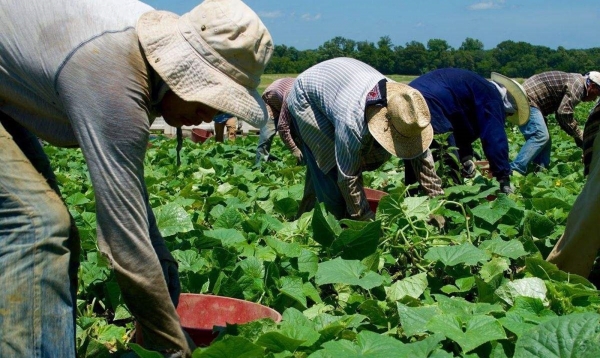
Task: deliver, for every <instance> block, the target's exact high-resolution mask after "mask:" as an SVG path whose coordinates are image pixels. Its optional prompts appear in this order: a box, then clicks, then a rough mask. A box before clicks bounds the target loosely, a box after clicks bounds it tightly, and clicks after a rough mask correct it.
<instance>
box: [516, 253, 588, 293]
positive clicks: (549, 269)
mask: <svg viewBox="0 0 600 358" xmlns="http://www.w3.org/2000/svg"><path fill="white" fill-rule="evenodd" d="M525 264H526V268H525V272H527V273H529V274H531V275H532V276H534V277H539V278H541V279H542V280H553V281H558V282H569V283H573V284H581V285H583V286H585V287H589V288H590V289H593V290H595V289H596V287H595V286H594V285H593V284H592V283H591V282H590V281H588V280H587V279H586V278H584V277H581V276H579V275H574V274H569V273H567V272H564V271H561V270H559V269H558V267H556V265H554V264H553V263H550V262H548V261H546V260H541V259H536V258H533V257H528V258H527V259H525Z"/></svg>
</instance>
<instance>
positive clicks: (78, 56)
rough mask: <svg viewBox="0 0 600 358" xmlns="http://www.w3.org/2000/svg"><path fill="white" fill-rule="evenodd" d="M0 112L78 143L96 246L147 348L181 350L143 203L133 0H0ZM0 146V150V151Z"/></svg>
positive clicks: (143, 120) (143, 133)
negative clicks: (89, 188) (90, 192)
mask: <svg viewBox="0 0 600 358" xmlns="http://www.w3.org/2000/svg"><path fill="white" fill-rule="evenodd" d="M0 9H2V10H1V11H0V24H2V25H1V27H2V31H0V111H2V112H4V113H5V114H7V115H9V116H10V117H12V118H13V119H14V120H15V121H16V122H18V123H19V124H21V125H22V126H23V127H25V128H27V129H28V130H29V131H31V132H32V133H34V134H35V135H37V136H38V137H40V138H42V139H44V140H46V141H48V142H49V143H51V144H54V145H58V146H79V147H80V148H81V150H82V152H83V154H84V156H85V158H86V162H87V165H88V168H89V172H90V176H91V181H92V184H93V186H94V190H95V195H96V214H97V222H98V230H97V233H98V245H99V247H100V249H101V250H102V251H103V252H105V253H106V254H107V255H108V256H109V258H110V260H111V262H112V264H113V267H114V269H115V272H116V274H117V278H118V281H119V283H120V284H121V290H122V292H123V296H124V298H125V300H126V302H127V304H128V306H129V308H130V309H131V311H132V312H133V313H134V315H135V316H136V319H137V320H138V322H139V323H141V324H142V325H143V327H144V339H145V341H147V342H152V341H154V343H155V344H156V346H155V347H166V348H175V349H177V348H182V347H187V344H186V341H185V338H184V336H183V332H182V330H181V328H180V326H179V320H178V317H177V314H176V312H175V308H174V307H173V305H172V304H170V298H169V293H168V290H167V286H166V285H165V282H164V278H163V273H162V269H161V266H160V263H159V257H158V256H157V254H158V255H159V256H163V257H161V258H164V257H165V256H166V257H168V256H169V255H170V254H169V253H168V251H167V250H166V248H164V243H163V247H162V250H161V249H158V250H156V251H155V250H154V249H153V247H152V243H151V242H152V241H154V242H155V244H157V246H161V245H160V243H161V242H162V238H161V237H160V234H159V233H158V230H157V229H156V227H155V222H154V220H153V215H150V214H149V210H151V209H150V208H149V206H147V200H145V195H144V193H145V190H146V189H145V183H144V168H143V160H144V155H145V150H146V145H147V140H148V136H149V129H150V124H151V121H152V120H153V118H154V115H153V114H152V112H153V108H152V104H153V103H156V101H157V100H158V98H153V96H157V94H156V93H158V91H156V90H155V89H156V88H157V87H160V85H161V83H162V82H161V81H160V79H157V78H156V75H155V74H154V72H153V71H152V69H151V67H150V66H149V65H148V63H147V62H146V60H145V57H144V54H143V52H142V49H141V47H140V45H139V43H138V37H137V33H136V31H135V25H136V22H137V19H138V18H139V17H140V15H141V14H143V13H145V12H147V11H150V10H153V9H152V8H151V7H150V6H148V5H146V4H143V3H141V2H138V1H135V0H102V1H94V0H53V1H21V0H0ZM0 150H1V148H0Z"/></svg>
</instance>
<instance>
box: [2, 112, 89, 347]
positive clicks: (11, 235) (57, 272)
mask: <svg viewBox="0 0 600 358" xmlns="http://www.w3.org/2000/svg"><path fill="white" fill-rule="evenodd" d="M0 117H2V122H0V148H1V149H0V168H2V169H1V170H0V357H75V328H74V327H75V326H74V311H75V310H74V302H75V301H74V297H73V293H74V289H75V288H76V287H72V282H73V281H75V282H76V280H72V279H73V278H74V277H73V276H75V277H76V269H77V265H76V263H77V262H78V257H76V258H75V257H72V256H75V254H74V251H75V252H77V251H76V249H75V247H78V246H79V243H78V242H77V243H75V242H74V239H71V238H70V236H71V235H70V228H71V219H70V215H69V212H68V210H67V208H66V206H65V204H64V203H63V202H62V200H61V198H60V196H59V194H58V193H57V192H56V191H55V190H54V189H53V188H52V187H51V185H53V183H52V180H51V179H52V178H53V175H51V172H50V173H48V172H46V171H47V170H49V168H50V166H49V163H48V162H47V160H48V159H47V157H46V156H45V154H44V153H43V151H42V148H41V146H40V144H39V142H38V141H37V138H35V136H33V135H31V134H30V133H29V132H27V131H25V130H24V129H23V128H20V129H19V126H18V125H17V127H16V128H17V129H19V131H18V135H19V137H18V138H17V137H15V139H14V140H13V135H14V134H15V132H14V131H11V134H13V135H11V134H9V132H8V131H7V130H8V127H7V128H6V129H5V126H4V125H3V123H4V124H5V125H7V126H8V125H12V124H14V123H12V124H11V123H8V122H6V121H5V119H6V117H5V116H3V115H2V114H0ZM7 123H8V124H7ZM21 148H23V150H21ZM77 256H78V254H77ZM73 271H74V272H73ZM70 279H71V280H70Z"/></svg>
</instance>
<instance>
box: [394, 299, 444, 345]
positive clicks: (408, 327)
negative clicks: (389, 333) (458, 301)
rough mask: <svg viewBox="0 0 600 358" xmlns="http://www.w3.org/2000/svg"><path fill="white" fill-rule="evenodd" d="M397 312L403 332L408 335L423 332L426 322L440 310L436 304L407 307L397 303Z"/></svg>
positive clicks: (439, 312)
mask: <svg viewBox="0 0 600 358" xmlns="http://www.w3.org/2000/svg"><path fill="white" fill-rule="evenodd" d="M398 314H399V316H400V323H401V325H402V329H403V330H404V334H405V335H406V336H407V337H410V336H414V335H415V334H423V333H425V331H426V330H427V329H426V327H427V322H429V321H430V320H431V319H432V318H433V317H435V316H437V315H439V314H441V311H440V310H439V308H438V307H437V305H431V306H422V307H409V306H405V305H403V304H401V303H398Z"/></svg>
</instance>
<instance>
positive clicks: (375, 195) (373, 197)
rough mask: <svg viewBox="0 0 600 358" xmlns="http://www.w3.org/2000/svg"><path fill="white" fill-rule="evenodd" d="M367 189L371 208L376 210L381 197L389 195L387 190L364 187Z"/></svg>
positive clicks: (366, 192)
mask: <svg viewBox="0 0 600 358" xmlns="http://www.w3.org/2000/svg"><path fill="white" fill-rule="evenodd" d="M364 189H365V194H366V195H367V201H368V202H369V207H370V208H371V211H373V212H375V211H377V206H379V200H381V198H383V197H384V196H386V195H388V194H387V193H386V192H385V191H381V190H375V189H369V188H364Z"/></svg>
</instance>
